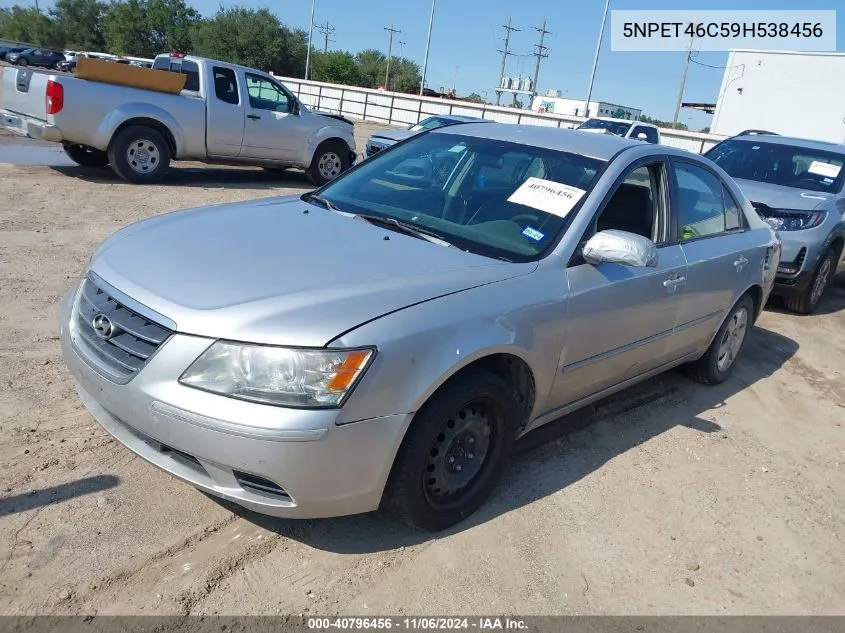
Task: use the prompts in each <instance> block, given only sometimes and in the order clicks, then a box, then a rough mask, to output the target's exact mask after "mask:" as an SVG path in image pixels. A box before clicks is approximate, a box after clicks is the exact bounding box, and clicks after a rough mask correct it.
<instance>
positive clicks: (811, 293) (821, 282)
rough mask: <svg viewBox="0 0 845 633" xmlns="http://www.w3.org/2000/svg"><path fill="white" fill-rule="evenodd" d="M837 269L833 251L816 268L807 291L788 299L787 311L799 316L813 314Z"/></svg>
mask: <svg viewBox="0 0 845 633" xmlns="http://www.w3.org/2000/svg"><path fill="white" fill-rule="evenodd" d="M835 268H836V253H835V252H834V251H833V249H830V250H828V251H827V252H826V253H825V254H824V257H822V260H821V261H820V262H819V265H818V267H817V268H816V273H815V274H814V275H813V281H812V282H810V285H809V286H807V289H806V290H805V291H804V292H802V293H801V294H800V295H798V296H797V297H786V298H785V299H784V301H783V302H784V305H786V309H787V310H790V311H791V312H797V313H798V314H811V313H812V312H813V311H815V309H816V308H817V307H818V305H819V301H821V298H822V295H823V294H824V291H825V289H826V288H827V286H828V284H829V283H830V280H831V279H832V278H833V273H834V270H835Z"/></svg>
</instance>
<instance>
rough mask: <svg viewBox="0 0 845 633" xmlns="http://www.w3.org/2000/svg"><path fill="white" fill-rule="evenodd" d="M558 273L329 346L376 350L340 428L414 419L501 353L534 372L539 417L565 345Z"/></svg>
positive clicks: (494, 287)
mask: <svg viewBox="0 0 845 633" xmlns="http://www.w3.org/2000/svg"><path fill="white" fill-rule="evenodd" d="M555 272H556V273H558V274H555V275H548V277H549V279H545V278H546V276H547V275H546V274H545V273H543V272H542V271H535V272H533V273H529V274H527V275H520V276H518V277H514V278H512V279H508V280H505V281H500V282H496V283H492V284H488V285H486V286H481V287H478V288H473V289H471V290H466V291H463V292H459V293H456V294H452V295H448V296H445V297H441V298H439V299H435V300H432V301H428V302H425V303H422V304H419V305H415V306H413V307H410V308H406V309H404V310H400V311H398V312H395V313H393V314H390V315H386V316H383V317H381V318H378V319H376V320H374V321H371V322H369V323H367V324H364V325H362V326H360V327H358V328H356V329H355V330H352V331H351V332H349V333H347V334H345V335H343V336H342V337H340V338H338V339H337V340H335V341H332V342H331V343H330V344H329V346H330V347H335V346H359V345H375V346H376V347H377V348H378V354H377V356H376V358H375V360H374V362H373V365H372V367H370V368H369V369H368V371H367V373H366V374H365V375H364V376H363V378H362V380H361V382H360V384H359V385H358V387H357V388H356V390H355V392H354V393H353V394H352V396H351V397H350V398H349V400H348V401H347V402H346V404H344V406H343V409H342V410H341V414H340V416H339V418H338V423H345V422H354V421H356V420H361V419H366V418H371V417H379V416H382V415H388V413H386V412H388V411H395V412H397V413H399V412H401V413H413V412H416V411H417V410H418V409H419V408H420V407H421V406H422V405H423V404H424V403H425V402H426V400H428V398H429V397H431V395H432V394H433V393H434V392H435V391H436V390H437V389H438V388H439V387H440V386H441V385H443V383H445V382H446V381H447V380H448V379H449V378H450V377H451V376H453V375H454V374H455V373H456V372H458V371H460V370H461V369H463V368H464V367H466V366H467V365H469V364H470V363H472V362H474V361H476V360H478V359H480V358H482V357H484V356H488V355H491V354H499V353H504V354H511V355H513V356H516V357H518V358H520V359H521V360H523V361H524V362H525V363H526V364H527V366H528V367H529V368H530V369H531V372H532V374H533V377H534V383H535V392H536V400H535V403H534V411H533V412H532V417H534V416H535V415H536V414H537V412H538V411H540V410H542V409H543V408H544V406H545V403H546V400H547V397H548V394H549V392H550V391H551V387H552V384H553V382H554V378H555V375H556V368H557V364H558V359H559V358H560V351H561V349H562V344H563V333H564V330H563V328H562V327H561V323H562V322H563V321H564V318H563V317H564V315H565V312H566V296H565V292H563V290H562V285H561V284H562V279H561V276H560V275H559V273H560V271H559V270H556V271H555ZM553 278H556V279H557V281H558V284H559V285H557V286H555V285H554V283H553ZM541 279H545V281H546V283H544V282H543V281H541Z"/></svg>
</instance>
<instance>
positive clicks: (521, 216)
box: [511, 213, 540, 224]
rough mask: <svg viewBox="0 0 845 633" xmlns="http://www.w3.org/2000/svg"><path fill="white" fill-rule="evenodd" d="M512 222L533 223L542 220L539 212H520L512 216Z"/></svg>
mask: <svg viewBox="0 0 845 633" xmlns="http://www.w3.org/2000/svg"><path fill="white" fill-rule="evenodd" d="M511 222H513V223H515V224H532V223H539V222H540V214H538V213H518V214H517V215H515V216H513V217H512V218H511Z"/></svg>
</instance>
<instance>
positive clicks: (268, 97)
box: [246, 73, 290, 112]
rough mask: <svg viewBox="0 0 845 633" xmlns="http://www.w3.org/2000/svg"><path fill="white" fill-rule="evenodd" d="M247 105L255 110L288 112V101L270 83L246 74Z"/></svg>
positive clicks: (278, 89)
mask: <svg viewBox="0 0 845 633" xmlns="http://www.w3.org/2000/svg"><path fill="white" fill-rule="evenodd" d="M246 89H247V92H248V93H249V105H250V106H251V107H253V108H255V109H256V110H270V111H271V112H290V99H288V96H287V95H286V94H285V93H284V92H283V91H282V90H281V88H279V87H278V86H277V85H276V84H274V83H273V82H272V81H270V80H268V79H265V78H264V77H259V76H258V75H252V74H250V73H247V74H246Z"/></svg>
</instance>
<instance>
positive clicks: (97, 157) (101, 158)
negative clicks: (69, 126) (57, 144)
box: [62, 143, 109, 167]
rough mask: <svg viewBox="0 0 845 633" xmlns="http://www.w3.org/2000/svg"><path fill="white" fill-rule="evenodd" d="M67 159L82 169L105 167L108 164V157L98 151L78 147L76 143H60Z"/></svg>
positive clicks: (83, 146)
mask: <svg viewBox="0 0 845 633" xmlns="http://www.w3.org/2000/svg"><path fill="white" fill-rule="evenodd" d="M62 147H63V148H64V150H65V154H67V156H68V158H70V159H71V160H72V161H73V162H74V163H76V164H77V165H81V166H83V167H105V166H106V165H108V164H109V157H108V155H107V154H106V153H105V152H104V151H102V150H99V149H94V148H93V147H88V146H87V145H78V144H76V143H62Z"/></svg>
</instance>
